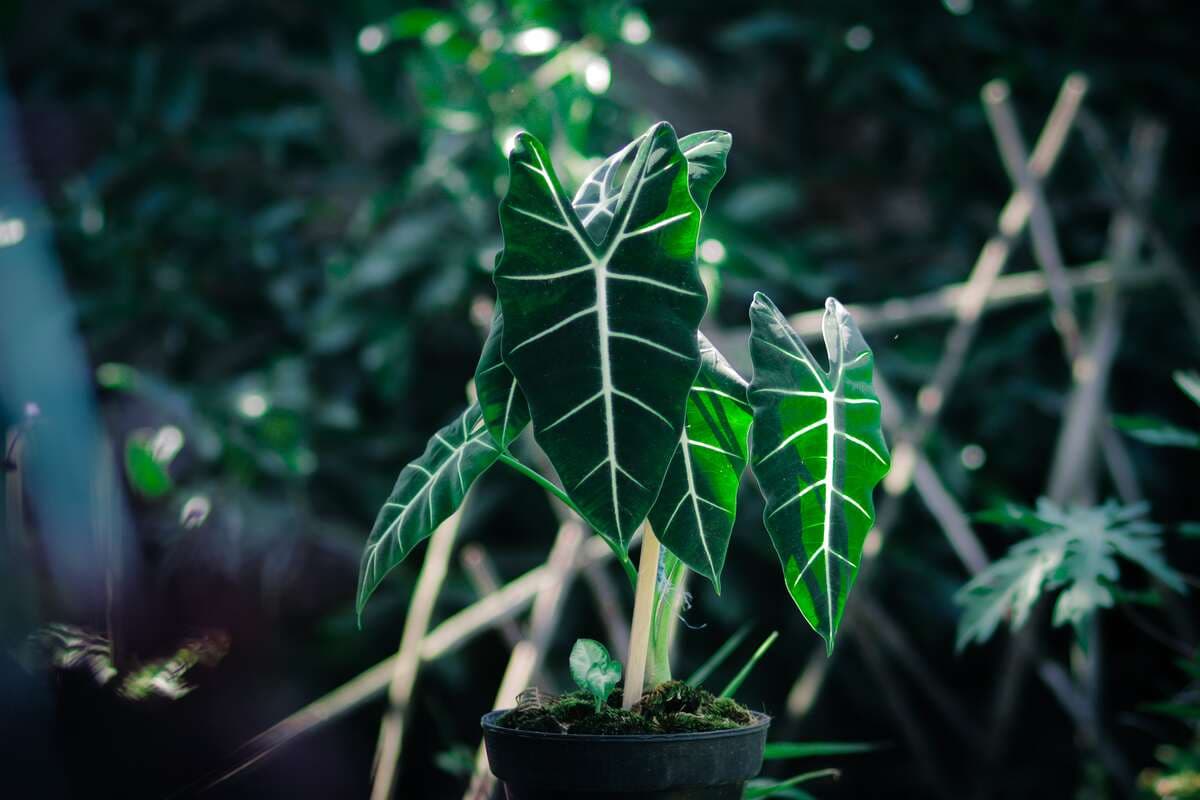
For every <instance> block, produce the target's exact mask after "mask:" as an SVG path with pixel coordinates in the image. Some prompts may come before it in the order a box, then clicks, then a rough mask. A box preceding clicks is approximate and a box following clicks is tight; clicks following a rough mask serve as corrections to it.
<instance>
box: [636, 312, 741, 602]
mask: <svg viewBox="0 0 1200 800" xmlns="http://www.w3.org/2000/svg"><path fill="white" fill-rule="evenodd" d="M750 420H751V411H750V404H749V401H747V399H746V382H745V381H744V380H743V379H742V376H740V375H738V374H737V372H736V371H735V370H734V369H733V367H731V366H730V365H729V363H728V362H727V361H726V360H725V358H724V357H723V356H722V355H721V354H720V353H719V352H717V349H716V348H715V347H713V346H712V344H711V343H710V342H709V341H708V340H707V339H705V338H704V337H703V336H701V337H700V373H699V374H698V375H697V376H696V380H695V382H694V383H693V384H692V391H691V394H689V395H688V407H687V422H686V425H685V426H684V430H683V433H682V434H681V435H680V437H679V446H678V447H677V448H676V450H675V455H674V456H673V457H672V458H671V465H670V466H669V467H668V468H667V477H666V478H665V479H664V480H663V485H662V491H661V492H659V495H658V499H657V500H656V501H655V503H654V507H653V508H652V509H651V510H650V524H651V525H653V526H654V532H655V533H656V534H657V535H658V538H659V539H660V540H661V541H662V543H663V545H664V546H665V547H666V548H667V549H668V550H670V551H671V552H672V553H674V554H675V555H676V556H677V557H678V558H679V559H680V560H681V561H682V562H683V563H684V564H686V565H687V566H688V567H690V568H691V569H692V570H694V571H695V572H698V573H699V574H701V575H703V576H704V577H706V578H708V579H709V580H710V581H712V582H713V586H714V587H715V588H716V590H717V592H718V593H720V591H721V569H722V567H723V566H724V565H725V553H726V551H727V550H728V549H729V535H730V532H731V531H732V530H733V521H734V517H735V515H736V513H737V492H738V485H739V484H740V483H741V479H742V471H743V470H744V469H745V468H746V431H747V429H748V428H749V427H750Z"/></svg>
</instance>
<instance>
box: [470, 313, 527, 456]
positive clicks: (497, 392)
mask: <svg viewBox="0 0 1200 800" xmlns="http://www.w3.org/2000/svg"><path fill="white" fill-rule="evenodd" d="M503 335H504V313H503V312H502V311H501V310H500V304H499V303H497V304H496V310H495V311H494V312H493V314H492V327H491V329H490V330H489V331H488V337H487V340H486V341H485V342H484V343H483V352H482V353H481V354H480V356H479V366H477V367H476V368H475V393H476V395H477V396H478V397H479V406H480V408H481V409H482V410H483V420H484V422H485V423H487V428H488V431H490V432H491V434H492V438H493V439H495V440H496V441H497V442H498V443H499V444H500V447H501V448H502V449H508V446H509V445H510V444H512V442H513V440H514V439H516V438H517V436H519V435H520V434H521V431H523V430H524V429H525V426H526V425H528V424H529V403H528V402H527V401H526V400H525V395H524V394H522V393H521V387H519V386H517V379H516V378H514V377H513V374H512V372H511V371H510V370H509V369H508V367H507V366H506V365H505V364H504V359H503V358H501V356H500V341H501V337H502V336H503Z"/></svg>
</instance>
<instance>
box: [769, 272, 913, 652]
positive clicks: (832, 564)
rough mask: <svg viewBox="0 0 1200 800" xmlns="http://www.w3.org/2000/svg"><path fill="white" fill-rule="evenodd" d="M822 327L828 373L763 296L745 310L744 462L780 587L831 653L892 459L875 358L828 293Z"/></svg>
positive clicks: (856, 328)
mask: <svg viewBox="0 0 1200 800" xmlns="http://www.w3.org/2000/svg"><path fill="white" fill-rule="evenodd" d="M822 332H823V334H824V339H825V349H826V352H827V353H828V357H829V369H828V370H825V369H823V368H822V367H821V365H820V364H818V363H817V360H816V359H815V358H814V357H813V355H812V353H810V352H809V350H808V347H806V346H805V344H804V342H803V341H801V339H800V337H799V336H798V335H796V332H795V331H793V330H792V328H791V326H790V325H788V322H787V319H786V318H784V316H783V315H782V314H780V313H779V310H778V309H777V308H775V306H774V304H773V303H771V301H770V300H768V299H767V298H766V297H765V296H764V295H762V294H757V295H755V297H754V302H753V304H752V305H751V306H750V358H751V361H752V362H753V364H754V378H753V380H752V381H751V382H750V392H749V398H750V405H751V406H753V408H754V423H753V425H752V426H751V428H750V465H751V468H752V469H753V470H754V474H755V476H756V477H757V478H758V482H759V485H760V486H761V487H762V492H763V495H764V496H765V497H766V500H767V505H766V510H765V512H764V514H763V518H764V521H765V523H766V527H767V531H768V532H769V533H770V535H771V540H772V541H773V542H774V544H775V550H776V552H777V553H778V554H779V560H780V562H781V563H782V564H783V572H784V578H785V580H786V582H787V587H788V591H789V592H790V593H791V595H792V599H793V600H795V601H796V605H797V606H799V608H800V611H801V612H802V613H803V614H804V617H805V619H807V620H808V622H809V624H810V625H812V626H813V628H814V629H815V630H816V631H817V633H819V634H820V635H821V636H822V637H823V638H824V639H825V642H826V645H827V646H828V648H829V649H830V650H832V649H833V640H834V637H835V636H836V634H837V628H838V623H839V622H840V621H841V618H842V613H843V611H844V610H845V607H846V598H847V596H848V595H849V593H850V587H851V586H852V585H853V583H854V577H855V575H856V574H857V573H858V560H859V557H860V556H861V554H862V546H863V540H864V539H865V538H866V535H867V531H868V530H870V528H871V525H872V523H873V521H874V519H875V506H874V503H873V502H872V497H871V493H872V491H873V490H874V488H875V485H876V484H877V483H879V481H880V480H882V479H883V476H884V475H885V474H886V473H887V470H888V466H889V459H890V456H889V454H888V449H887V444H886V443H885V442H884V440H883V432H882V430H881V429H880V407H879V398H878V397H876V396H875V392H874V389H873V388H872V385H871V380H872V369H873V365H874V356H873V355H872V353H871V349H870V348H869V347H867V343H866V341H865V340H864V339H863V337H862V334H861V333H859V330H858V327H857V326H856V325H855V324H854V321H853V320H852V319H851V318H850V315H849V314H848V313H847V312H846V309H845V308H843V307H842V305H841V304H840V303H838V302H837V301H836V300H834V299H833V298H830V299H829V300H827V301H826V303H825V317H824V321H823V324H822Z"/></svg>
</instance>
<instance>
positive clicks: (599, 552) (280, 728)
mask: <svg viewBox="0 0 1200 800" xmlns="http://www.w3.org/2000/svg"><path fill="white" fill-rule="evenodd" d="M609 558H612V549H611V548H609V546H608V543H607V542H605V541H604V540H603V539H601V538H600V537H599V536H593V537H591V538H590V539H588V540H587V541H586V542H585V543H584V545H583V547H582V548H581V550H580V555H579V565H580V568H581V569H586V568H587V567H588V566H591V565H593V564H599V563H602V562H604V561H607V560H608V559H609ZM554 581H555V576H554V575H553V574H551V572H550V570H549V568H548V567H547V565H545V564H543V565H541V566H539V567H535V568H534V569H532V570H530V571H529V572H526V573H525V574H524V575H522V576H521V577H519V578H516V579H515V580H513V581H510V582H509V583H507V584H505V585H504V586H503V587H502V588H501V589H500V590H499V591H497V592H496V593H494V594H491V595H488V596H487V597H485V598H483V599H481V600H479V601H477V602H475V603H473V604H471V605H469V606H467V607H466V608H464V609H463V610H462V611H459V612H458V613H457V614H454V615H452V616H450V617H448V618H447V619H446V620H445V621H443V622H442V623H441V624H439V625H438V626H437V627H436V628H434V629H433V630H432V631H430V632H429V634H428V635H427V636H426V637H425V638H424V640H423V641H422V642H421V649H420V654H421V660H422V661H423V662H428V661H435V660H437V659H439V658H442V657H444V656H447V655H449V654H450V653H453V652H454V651H455V650H457V649H458V648H459V647H461V646H463V645H464V644H466V643H467V642H469V641H471V640H472V639H474V638H475V637H476V636H478V635H480V634H481V633H483V632H484V631H487V630H490V629H492V628H493V627H495V626H497V625H499V624H501V623H502V622H503V621H504V620H508V619H512V618H513V617H514V616H515V615H516V614H519V613H520V612H521V611H522V610H523V609H525V608H526V607H527V606H528V605H529V604H530V603H531V602H533V599H534V597H535V596H536V595H537V594H538V592H539V591H540V590H541V589H542V588H543V587H545V586H546V585H548V584H550V583H553V582H554ZM397 658H398V656H391V657H389V658H387V659H384V660H383V661H381V662H379V663H378V664H376V665H375V666H373V667H371V668H370V669H368V670H366V671H365V672H362V673H360V674H358V675H357V676H355V677H354V678H351V679H350V680H349V681H347V682H346V683H344V684H342V685H341V686H339V687H337V688H336V689H334V690H333V691H331V692H329V693H328V694H326V695H324V696H323V697H320V698H318V699H316V700H314V701H313V702H311V703H309V704H308V705H306V706H305V707H304V708H301V709H299V710H298V711H296V712H295V713H293V714H291V715H289V716H288V717H286V718H284V719H282V720H280V721H279V722H277V723H276V724H274V725H272V726H271V727H270V728H268V729H267V730H265V731H263V732H262V733H260V734H259V735H258V736H255V737H254V738H253V739H251V740H250V741H248V742H246V744H244V745H242V746H241V747H240V748H238V750H237V752H235V753H234V755H233V758H231V759H230V760H231V761H233V762H234V763H235V764H236V766H234V767H232V768H228V769H225V770H222V771H221V772H220V773H218V774H216V775H215V776H213V777H210V778H208V779H206V780H205V781H203V782H201V783H199V784H197V785H193V786H190V787H188V788H186V789H184V790H183V791H182V792H181V794H183V795H188V794H195V793H198V792H203V791H206V790H208V789H211V788H213V787H215V786H217V785H219V784H221V783H224V782H225V781H227V780H229V779H230V778H233V777H234V776H236V775H239V774H241V773H242V772H244V771H246V770H248V769H250V768H251V767H254V766H255V765H257V764H259V763H260V762H261V761H263V760H264V759H265V758H267V757H268V756H270V755H272V754H273V753H275V752H276V751H277V750H279V748H281V747H283V746H284V745H286V744H288V743H289V742H291V741H293V740H294V739H296V738H297V737H299V736H303V735H305V734H308V733H312V732H313V731H315V730H317V729H318V728H320V727H322V726H324V725H326V724H328V723H330V722H333V721H336V720H338V719H341V718H342V717H344V716H346V715H347V714H349V713H351V712H352V711H354V710H355V709H358V708H360V707H362V706H363V705H365V704H367V703H369V702H371V701H373V700H376V699H378V698H379V697H380V695H382V694H384V692H386V691H387V688H388V684H389V683H390V681H391V678H392V675H393V673H394V672H395V662H396V659H397Z"/></svg>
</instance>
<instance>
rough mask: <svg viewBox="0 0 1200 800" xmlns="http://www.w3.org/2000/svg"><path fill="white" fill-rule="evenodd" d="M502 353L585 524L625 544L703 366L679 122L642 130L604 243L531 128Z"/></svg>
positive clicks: (505, 279)
mask: <svg viewBox="0 0 1200 800" xmlns="http://www.w3.org/2000/svg"><path fill="white" fill-rule="evenodd" d="M500 220H501V226H502V227H503V229H504V255H503V256H502V258H501V260H500V264H499V266H498V267H497V269H496V273H495V281H496V287H497V293H498V295H499V297H500V301H501V303H502V304H503V307H504V326H505V333H504V336H503V342H502V343H503V348H502V349H503V358H504V362H505V363H506V364H507V365H508V367H509V368H510V369H511V370H512V371H513V373H514V374H515V375H516V377H517V381H518V382H519V383H520V386H521V390H522V391H523V392H524V393H525V396H526V398H527V400H528V401H529V407H530V412H531V416H532V418H533V423H534V431H535V435H536V436H537V440H538V443H539V444H540V445H541V446H542V449H543V450H545V451H546V454H547V455H548V456H549V458H550V461H551V463H552V464H553V465H554V467H555V469H556V470H557V471H558V474H559V476H560V477H561V478H562V480H563V484H564V486H565V487H566V489H567V492H568V493H569V494H570V495H571V497H572V498H573V499H574V500H575V503H576V505H577V506H578V507H579V508H580V509H581V510H582V511H583V513H584V515H585V517H586V518H587V521H588V522H589V523H590V524H591V525H592V527H593V528H595V529H596V530H597V531H598V532H600V533H601V534H602V535H604V536H605V538H607V539H608V540H609V541H610V542H611V543H613V545H614V547H618V548H620V549H624V548H626V547H627V546H628V543H629V540H630V538H631V537H632V535H633V533H634V531H635V530H636V529H637V527H638V525H640V524H641V522H642V520H643V519H644V518H645V516H646V513H647V512H648V511H649V510H650V507H651V505H653V503H654V499H655V497H656V496H657V495H658V490H659V487H660V486H661V484H662V480H663V476H664V475H665V474H666V470H667V466H668V464H669V463H670V460H671V456H672V454H673V453H674V450H675V447H676V445H677V443H678V441H679V436H680V434H681V432H682V430H683V424H684V412H685V408H686V404H687V396H688V390H689V388H690V387H691V384H692V380H693V379H694V378H695V377H696V372H697V371H698V369H699V366H700V357H699V348H698V346H697V343H696V329H697V326H698V325H699V322H700V318H701V316H703V313H704V307H705V304H706V297H705V293H704V287H703V285H702V284H701V282H700V278H699V274H698V271H697V269H696V259H695V253H696V236H697V232H698V229H699V222H700V211H699V209H698V208H697V206H696V204H695V202H693V201H692V198H691V194H690V193H689V191H688V186H687V169H686V161H685V159H684V158H683V154H682V153H681V152H680V150H679V146H678V143H677V142H676V141H675V134H674V131H672V130H671V127H670V126H669V125H666V124H658V125H655V126H654V127H652V128H651V129H650V131H649V132H648V133H647V134H646V135H645V136H644V137H643V138H642V139H641V140H640V144H639V145H638V148H637V151H636V156H635V158H634V161H633V164H632V165H631V166H630V168H629V174H628V176H627V177H626V179H625V180H624V182H623V184H622V187H621V192H620V195H619V197H618V201H617V203H616V207H615V211H614V218H613V223H612V225H611V227H610V228H609V230H608V231H607V233H606V234H605V236H604V238H603V240H602V241H599V242H597V241H595V240H594V239H593V238H592V237H591V236H590V235H589V233H588V232H587V230H586V229H585V228H584V225H583V222H582V221H581V220H580V219H579V217H578V216H577V215H576V214H575V212H574V211H573V210H572V209H571V207H570V203H569V201H568V200H567V199H566V197H565V196H564V194H563V191H562V187H561V186H560V184H559V181H558V178H557V176H556V175H555V173H554V168H553V166H552V165H551V164H550V159H549V156H548V155H547V154H546V151H545V149H544V148H543V147H542V145H541V143H540V142H538V141H537V140H536V139H534V138H533V137H532V136H530V135H528V134H521V135H519V136H518V137H517V142H516V145H515V147H514V148H513V151H512V154H511V155H510V182H509V190H508V194H507V195H506V196H505V198H504V201H503V203H501V206H500Z"/></svg>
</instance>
